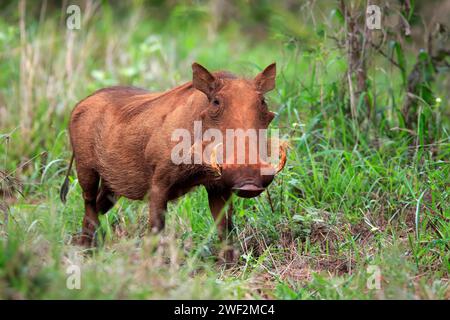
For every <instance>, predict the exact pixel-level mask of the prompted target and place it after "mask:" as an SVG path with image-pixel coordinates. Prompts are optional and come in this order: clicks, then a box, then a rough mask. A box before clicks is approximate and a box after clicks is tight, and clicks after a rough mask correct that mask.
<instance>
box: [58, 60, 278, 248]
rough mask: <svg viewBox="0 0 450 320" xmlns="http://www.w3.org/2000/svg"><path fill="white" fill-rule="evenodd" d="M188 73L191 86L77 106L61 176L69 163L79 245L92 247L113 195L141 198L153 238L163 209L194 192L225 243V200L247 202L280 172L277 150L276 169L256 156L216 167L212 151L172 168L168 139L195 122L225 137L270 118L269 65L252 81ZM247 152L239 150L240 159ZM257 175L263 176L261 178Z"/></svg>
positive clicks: (107, 93) (117, 93)
mask: <svg viewBox="0 0 450 320" xmlns="http://www.w3.org/2000/svg"><path fill="white" fill-rule="evenodd" d="M192 70H193V80H192V82H188V83H186V84H183V85H181V86H178V87H176V88H174V89H171V90H169V91H166V92H163V93H150V92H148V91H146V90H143V89H137V88H132V87H110V88H105V89H101V90H99V91H97V92H95V93H94V94H92V95H90V96H89V97H87V98H85V99H84V100H82V101H80V102H79V103H78V104H77V105H76V107H75V108H74V110H73V111H72V115H71V118H70V124H69V132H70V141H71V145H72V149H73V155H72V159H71V162H70V166H69V170H68V172H67V176H68V175H69V172H70V167H71V166H72V163H73V160H75V162H76V170H77V174H78V181H79V184H80V186H81V189H82V190H83V199H84V205H85V215H84V219H83V228H82V233H81V235H80V237H79V238H78V240H79V242H80V244H82V245H88V246H89V245H92V244H93V239H94V233H95V231H96V228H97V226H98V223H99V220H98V215H99V214H100V213H102V214H104V213H106V212H107V211H108V210H109V209H111V207H112V206H113V205H114V203H115V201H116V199H117V198H118V197H120V196H123V197H126V198H129V199H134V200H140V199H143V198H144V196H145V195H146V194H149V198H150V202H149V207H150V209H149V211H150V214H149V225H150V227H151V230H152V231H155V232H157V231H160V230H161V229H163V227H164V213H165V211H166V208H167V202H168V201H169V200H173V199H176V198H177V197H179V196H181V195H183V194H185V193H187V192H188V191H189V190H190V189H192V188H193V187H195V186H199V185H203V186H204V187H205V188H206V190H207V192H208V199H209V207H210V209H211V213H212V215H213V217H214V219H215V220H216V224H217V227H218V232H219V237H220V238H221V239H225V238H226V235H227V233H228V231H230V230H231V228H232V221H231V216H232V205H231V203H230V204H229V206H228V209H227V210H223V209H224V208H225V206H226V204H227V202H228V200H229V199H230V197H231V195H232V193H233V192H234V193H236V194H237V195H238V196H242V197H255V196H257V195H259V194H260V193H261V192H262V191H264V189H265V188H266V187H267V186H268V185H269V184H270V183H271V182H272V180H273V178H274V175H275V174H276V173H277V172H278V171H280V170H281V169H282V168H283V167H284V163H285V160H286V153H285V150H284V147H281V148H280V151H281V157H280V161H279V164H278V166H273V165H271V164H269V163H268V162H265V161H264V160H263V159H262V158H261V157H259V156H258V157H257V158H256V161H255V163H249V162H248V161H246V162H244V163H241V164H235V163H234V162H233V161H220V162H219V161H217V145H216V146H215V147H216V148H212V151H211V152H210V156H209V159H207V160H209V161H204V160H202V161H201V162H200V163H181V164H176V163H174V161H172V155H173V154H172V153H173V148H174V146H175V145H176V144H177V143H178V142H177V141H174V140H173V132H175V131H176V130H177V129H178V130H179V129H180V128H182V129H185V130H188V132H190V133H191V134H192V135H194V134H195V133H194V132H193V131H194V130H193V124H194V122H195V121H201V124H202V131H203V132H205V131H206V130H208V129H216V132H217V130H218V131H219V132H223V133H224V135H225V131H226V130H227V129H242V130H243V131H244V132H246V131H247V130H248V129H255V130H259V129H266V128H267V127H268V125H269V123H270V122H271V121H272V119H273V118H274V113H272V112H270V111H269V110H268V107H267V105H266V102H265V101H264V94H265V93H266V92H268V91H270V90H272V89H274V87H275V76H276V66H275V63H273V64H271V65H269V66H268V67H267V68H266V69H264V71H262V72H261V73H260V74H258V75H257V76H256V77H255V78H254V79H243V78H238V77H236V76H234V75H232V74H231V73H228V72H215V73H210V72H209V71H208V70H206V69H205V68H204V67H203V66H201V65H199V64H197V63H194V64H193V65H192ZM202 144H203V143H202ZM266 144H267V142H266ZM193 147H194V146H193ZM238 147H239V146H238ZM233 148H234V146H233ZM194 149H195V148H194ZM248 152H249V148H248V147H247V146H244V153H245V154H247V153H248ZM230 157H232V158H233V159H234V156H233V154H232V153H231V156H229V153H227V159H226V160H230ZM233 159H231V160H233ZM262 169H266V170H265V173H264V174H262ZM67 176H66V180H65V181H64V184H63V187H62V188H61V200H62V201H65V198H66V194H67V190H68V179H67ZM222 211H226V212H222Z"/></svg>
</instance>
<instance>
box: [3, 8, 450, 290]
mask: <svg viewBox="0 0 450 320" xmlns="http://www.w3.org/2000/svg"><path fill="white" fill-rule="evenodd" d="M11 3H12V4H11V5H10V6H9V7H8V6H7V9H5V11H4V13H2V19H0V70H2V72H0V125H1V130H0V155H1V157H0V170H2V171H5V172H7V173H8V175H9V176H10V177H11V178H12V177H15V178H16V179H17V181H16V183H17V184H19V183H20V184H22V185H23V186H22V188H21V193H19V192H17V191H14V190H11V186H12V185H13V184H14V183H13V181H11V179H5V178H4V177H3V178H2V176H0V179H2V182H1V185H0V189H1V190H2V194H0V197H2V198H0V201H3V203H4V204H8V206H9V210H3V211H1V214H2V217H1V219H0V298H3V299H20V298H34V299H49V298H57V299H59V298H76V299H81V298H86V299H99V298H106V299H117V298H118V299H129V298H136V299H158V298H163V299H166V298H186V299H202V298H210V299H227V298H231V299H266V298H269V299H394V298H395V299H398V298H404V299H417V298H421V299H448V298H450V293H449V287H448V278H449V273H450V261H449V260H450V250H449V247H450V206H449V203H450V197H449V193H450V183H449V182H450V181H449V176H450V163H449V156H450V140H449V138H450V137H449V133H448V132H449V128H450V127H449V118H450V117H449V112H450V110H449V103H448V102H449V100H448V92H447V91H445V86H444V85H443V84H445V83H448V79H447V78H444V77H443V76H440V75H439V76H437V79H436V82H435V85H434V87H433V88H432V90H433V92H434V94H435V96H436V97H440V98H441V102H436V103H432V104H430V103H428V102H427V101H422V102H421V103H420V108H421V110H422V111H421V113H420V119H421V121H422V126H421V127H420V128H422V129H419V130H416V131H415V132H413V133H408V132H407V131H405V130H403V129H404V128H403V126H402V123H401V119H400V118H399V109H400V108H401V104H402V101H403V99H404V96H405V93H404V90H403V88H402V84H401V81H402V80H401V74H400V72H399V71H398V70H396V69H393V68H391V67H390V66H389V62H388V61H387V60H385V59H384V58H383V57H374V58H373V59H374V61H372V62H371V64H372V65H374V66H375V67H374V68H372V69H370V72H369V82H370V90H371V92H370V94H371V95H372V96H373V97H376V101H377V105H376V108H377V109H376V112H375V116H374V120H373V121H372V122H369V123H368V122H362V123H357V122H356V121H353V120H352V119H351V118H350V117H349V116H348V95H347V91H346V90H347V87H346V80H345V72H346V65H347V63H346V60H345V55H344V54H343V52H342V51H341V50H340V49H338V48H336V46H335V45H334V44H333V42H332V41H330V40H329V39H328V38H327V34H328V33H329V34H331V32H332V30H331V29H332V28H331V27H330V29H328V27H327V24H326V23H325V22H323V24H320V25H319V26H316V27H314V26H313V25H312V24H310V23H307V22H305V23H303V22H300V21H299V22H298V25H296V24H295V23H293V24H292V21H291V20H289V19H288V18H286V17H285V16H284V15H287V16H289V17H291V16H290V13H288V12H281V11H280V12H278V11H277V10H273V11H272V12H271V18H270V19H269V25H268V29H269V31H268V36H267V37H266V38H264V39H263V40H255V38H252V37H251V36H244V35H243V33H242V32H241V31H242V29H243V28H244V27H248V28H250V27H251V25H250V26H245V23H243V22H241V23H238V22H232V23H230V24H229V25H227V27H224V28H223V29H220V31H217V30H215V29H214V28H213V27H212V25H213V20H212V19H211V17H210V15H209V13H208V12H209V11H208V10H210V9H209V7H208V6H206V5H205V6H198V7H194V8H193V9H190V7H189V6H184V5H177V6H176V7H175V8H173V10H172V11H170V12H168V14H167V18H166V19H165V20H164V21H162V20H158V19H151V17H152V13H153V12H152V11H148V12H147V11H145V10H141V9H140V7H139V3H136V4H135V5H134V6H132V7H131V8H129V10H127V12H126V13H125V14H124V13H121V14H119V13H118V12H117V11H114V10H113V9H112V8H110V7H109V6H108V5H105V4H103V5H101V6H99V8H97V10H96V11H94V13H93V14H92V15H91V16H89V15H88V14H87V15H86V17H85V19H86V20H85V21H84V22H83V26H82V29H81V30H79V31H76V32H75V33H72V34H71V33H70V32H68V31H67V30H66V28H65V25H64V23H63V22H64V21H63V22H60V21H61V20H60V16H59V11H58V10H54V11H50V12H48V13H47V15H46V17H45V19H42V20H39V19H37V18H36V10H34V11H33V8H34V7H32V6H27V9H28V10H29V11H28V12H27V15H26V19H24V18H23V17H22V18H21V15H20V13H19V12H18V11H17V4H16V3H15V2H14V1H12V2H11ZM34 9H36V8H34ZM37 12H39V10H37ZM33 14H34V17H33ZM308 14H310V13H308ZM291 15H292V14H291ZM327 15H328V13H327ZM38 16H39V15H38ZM318 16H320V15H318ZM283 17H284V18H283ZM291 18H293V17H291ZM20 21H23V22H24V23H25V26H26V27H25V29H24V30H22V35H21V31H20V23H19V22H20ZM280 21H284V22H285V23H286V26H285V28H282V27H280V23H281V22H280ZM289 21H291V22H289ZM294 21H297V20H294ZM303 21H309V20H307V19H305V20H303ZM327 23H328V22H327ZM329 23H331V24H333V23H335V22H333V21H329ZM249 24H250V22H249ZM286 28H287V29H288V30H290V31H286V30H285V29H286ZM292 28H293V30H291V29H292ZM318 29H321V32H319V31H318ZM280 30H282V31H280ZM324 30H325V31H324ZM283 32H291V33H292V34H293V35H294V36H297V37H299V39H301V40H302V41H298V40H295V39H294V40H292V38H291V39H289V37H288V36H286V34H284V33H283ZM205 33H206V34H205ZM323 33H325V34H323ZM21 37H22V41H21V40H20V39H21ZM405 57H406V58H405V59H407V62H408V67H409V69H410V68H412V66H413V64H414V63H415V61H416V60H415V59H416V58H415V55H414V54H412V53H411V52H405ZM193 61H198V62H200V63H202V64H204V65H205V66H207V67H208V68H210V69H213V70H214V69H228V70H231V71H234V72H236V73H239V74H244V75H248V76H250V75H254V74H256V73H257V72H258V71H259V70H260V69H261V68H263V67H264V66H266V65H268V64H269V63H271V62H272V61H276V62H277V66H278V74H279V75H278V79H277V89H276V90H275V92H273V93H271V94H270V99H269V101H270V107H271V109H272V110H274V111H276V112H277V113H278V116H277V118H276V119H275V121H274V122H273V126H274V127H280V128H281V132H282V133H283V135H284V137H285V138H286V139H288V140H289V142H290V145H291V148H290V150H289V157H288V163H287V166H286V168H285V169H284V171H283V172H282V173H281V174H280V175H279V176H278V177H277V178H276V179H275V181H274V182H273V183H272V185H271V186H270V188H269V192H270V199H271V201H272V205H273V211H272V208H271V204H270V202H269V198H268V195H267V194H266V193H263V194H262V195H261V196H260V197H258V198H255V199H246V200H244V199H238V198H235V199H234V204H235V217H234V222H235V225H236V228H235V230H234V235H235V238H236V242H235V243H236V248H238V249H239V251H240V258H239V260H238V261H237V262H236V263H235V264H233V265H232V266H230V267H229V268H225V267H224V266H222V265H220V264H219V263H217V256H220V254H221V253H220V252H218V248H217V241H218V240H217V237H216V233H215V230H214V229H215V227H214V223H213V220H212V218H211V215H210V213H209V209H208V206H207V196H206V192H205V191H204V190H203V189H197V190H195V191H194V192H192V193H190V194H189V195H187V196H185V197H183V198H182V199H180V200H179V201H177V202H174V203H172V204H171V205H170V206H169V211H168V213H167V223H166V225H167V228H166V230H165V231H164V232H163V234H161V235H159V236H149V235H147V234H146V233H145V231H146V225H145V223H146V219H147V215H148V209H147V203H146V202H145V201H143V202H133V201H129V200H127V199H120V200H119V202H118V203H117V204H116V206H115V207H114V209H113V210H112V211H111V212H110V213H108V214H107V215H105V216H102V217H101V232H100V233H99V242H100V246H99V248H98V249H97V250H95V251H93V252H90V251H89V252H88V251H86V250H83V249H82V248H79V247H76V246H72V245H71V244H70V239H71V236H72V235H73V234H74V233H77V232H78V231H79V230H80V227H81V219H82V216H83V201H82V198H81V189H80V187H79V185H78V181H77V179H76V175H75V174H74V173H72V176H71V180H70V182H71V183H70V190H69V194H68V201H67V203H66V204H65V205H64V204H62V203H61V202H60V201H59V187H60V185H61V183H62V181H63V179H64V173H65V169H66V167H67V163H68V160H69V159H70V155H71V150H70V145H69V142H68V134H67V124H68V119H69V115H70V111H71V108H72V107H73V106H74V105H75V103H76V102H77V101H79V100H80V99H82V98H84V97H85V96H86V95H88V94H90V93H92V92H93V91H94V90H96V89H99V88H101V87H104V86H108V85H113V84H118V83H120V84H128V85H136V86H140V87H144V88H148V89H151V90H165V89H168V88H170V87H172V86H174V85H176V84H180V83H182V82H184V81H189V79H190V77H191V70H190V65H191V63H192V62H193ZM409 69H408V70H409ZM21 70H22V71H21ZM359 112H361V116H363V114H362V112H363V111H359ZM398 128H400V129H398ZM430 138H432V141H433V143H432V145H430V144H429V143H428V142H427V141H430V140H429V139H430ZM416 141H418V143H415V142H416ZM8 181H9V182H8ZM19 189H20V188H19ZM0 203H2V202H0ZM0 209H2V207H0ZM72 264H75V265H78V266H80V268H81V289H80V290H69V289H68V288H67V286H66V281H67V278H68V274H67V273H66V269H67V267H68V266H70V265H72ZM369 266H375V267H377V268H379V270H380V273H381V288H380V289H369V288H368V286H367V281H370V279H371V275H372V274H371V273H370V272H368V270H369V269H368V267H369Z"/></svg>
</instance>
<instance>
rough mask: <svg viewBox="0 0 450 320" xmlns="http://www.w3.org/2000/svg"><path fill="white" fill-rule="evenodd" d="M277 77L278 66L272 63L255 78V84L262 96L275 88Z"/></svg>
mask: <svg viewBox="0 0 450 320" xmlns="http://www.w3.org/2000/svg"><path fill="white" fill-rule="evenodd" d="M276 75H277V65H276V63H275V62H274V63H272V64H271V65H269V66H268V67H266V68H265V69H264V71H263V72H261V73H259V74H258V75H257V76H256V77H255V84H256V87H257V88H258V90H259V91H261V93H262V94H264V93H266V92H269V91H270V90H273V89H274V88H275V77H276Z"/></svg>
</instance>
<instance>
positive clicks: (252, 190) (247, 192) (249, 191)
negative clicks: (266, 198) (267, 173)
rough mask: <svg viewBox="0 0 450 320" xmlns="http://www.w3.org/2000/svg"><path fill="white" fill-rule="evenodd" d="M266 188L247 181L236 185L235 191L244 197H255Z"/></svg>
mask: <svg viewBox="0 0 450 320" xmlns="http://www.w3.org/2000/svg"><path fill="white" fill-rule="evenodd" d="M264 190H265V189H264V188H262V187H259V186H257V185H254V184H251V183H247V184H244V185H243V186H240V187H234V188H233V192H234V193H235V194H236V195H238V196H239V197H242V198H253V197H256V196H258V195H260V194H261V192H263V191H264Z"/></svg>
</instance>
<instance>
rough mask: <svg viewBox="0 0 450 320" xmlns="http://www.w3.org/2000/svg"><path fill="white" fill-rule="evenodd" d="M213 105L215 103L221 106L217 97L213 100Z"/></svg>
mask: <svg viewBox="0 0 450 320" xmlns="http://www.w3.org/2000/svg"><path fill="white" fill-rule="evenodd" d="M213 105H215V106H216V107H218V106H220V101H219V99H217V98H214V100H213Z"/></svg>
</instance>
